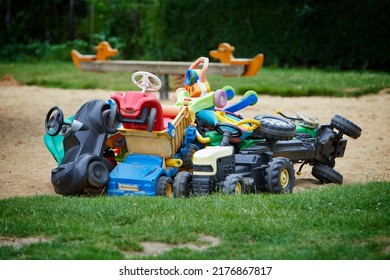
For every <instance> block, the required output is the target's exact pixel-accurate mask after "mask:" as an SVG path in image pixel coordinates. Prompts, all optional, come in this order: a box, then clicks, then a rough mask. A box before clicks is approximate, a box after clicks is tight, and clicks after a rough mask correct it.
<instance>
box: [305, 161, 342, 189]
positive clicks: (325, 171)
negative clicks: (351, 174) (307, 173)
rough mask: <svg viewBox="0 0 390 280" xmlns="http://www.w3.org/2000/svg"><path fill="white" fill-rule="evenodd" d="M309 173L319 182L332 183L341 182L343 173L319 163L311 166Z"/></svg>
mask: <svg viewBox="0 0 390 280" xmlns="http://www.w3.org/2000/svg"><path fill="white" fill-rule="evenodd" d="M311 174H312V175H313V176H314V177H315V178H316V179H318V180H320V181H321V182H323V183H325V184H329V183H334V184H340V185H341V184H342V183H343V175H341V174H340V173H338V172H337V171H336V170H334V169H333V168H331V167H329V166H326V165H324V164H321V163H317V164H316V165H314V166H313V169H312V171H311Z"/></svg>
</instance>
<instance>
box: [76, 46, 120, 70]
mask: <svg viewBox="0 0 390 280" xmlns="http://www.w3.org/2000/svg"><path fill="white" fill-rule="evenodd" d="M95 49H96V51H97V52H96V55H82V54H81V53H79V52H78V51H77V50H72V51H71V57H72V61H73V64H74V65H75V66H76V67H77V69H79V70H80V69H81V66H80V63H82V62H92V61H106V60H107V59H108V58H110V57H111V56H115V55H117V54H118V50H117V49H113V48H111V46H110V44H109V43H108V42H106V41H103V42H100V43H99V44H98V45H97V46H96V47H95Z"/></svg>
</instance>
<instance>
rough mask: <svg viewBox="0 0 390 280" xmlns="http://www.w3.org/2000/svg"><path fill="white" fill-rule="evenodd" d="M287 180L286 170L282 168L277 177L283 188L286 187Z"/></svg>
mask: <svg viewBox="0 0 390 280" xmlns="http://www.w3.org/2000/svg"><path fill="white" fill-rule="evenodd" d="M289 180H290V178H289V174H288V170H287V169H283V170H282V172H281V173H280V177H279V181H280V185H281V186H282V187H283V188H285V187H287V185H288V182H289Z"/></svg>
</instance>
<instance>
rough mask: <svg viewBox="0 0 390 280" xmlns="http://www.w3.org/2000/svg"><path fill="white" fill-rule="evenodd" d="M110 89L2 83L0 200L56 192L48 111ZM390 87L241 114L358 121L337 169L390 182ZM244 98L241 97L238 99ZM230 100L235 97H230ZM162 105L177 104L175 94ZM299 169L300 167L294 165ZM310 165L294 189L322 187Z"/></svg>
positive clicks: (284, 102) (264, 104)
mask: <svg viewBox="0 0 390 280" xmlns="http://www.w3.org/2000/svg"><path fill="white" fill-rule="evenodd" d="M112 93H114V92H113V91H109V90H65V89H56V88H41V87H36V86H24V85H20V84H19V83H17V81H15V80H13V79H12V77H7V78H6V79H3V80H1V81H0V140H1V145H0V198H9V197H15V196H30V195H42V194H51V195H56V194H55V192H54V189H53V186H52V185H51V182H50V175H51V169H52V168H54V167H55V166H56V162H55V160H54V159H53V157H52V156H51V154H50V153H49V151H48V150H47V149H46V147H45V145H44V142H43V135H44V134H45V128H44V122H45V117H46V113H47V112H48V110H49V109H50V108H51V107H52V106H54V105H58V106H60V107H61V108H62V109H63V111H64V114H65V117H68V116H70V115H73V114H74V113H75V112H76V111H77V110H78V108H79V107H80V106H81V105H82V104H83V103H84V102H86V101H88V100H91V99H95V98H100V99H103V100H107V99H108V98H109V96H110V95H111V94H112ZM389 93H390V89H386V90H383V91H382V92H380V93H376V94H369V95H365V96H362V97H358V98H334V97H301V98H297V97H294V98H282V97H271V96H267V95H262V94H260V95H259V101H258V103H257V104H256V105H254V106H252V107H249V108H246V109H245V110H243V111H241V112H240V113H241V114H242V115H243V116H245V117H254V116H255V115H256V114H259V113H262V114H275V110H276V109H281V110H282V111H283V112H285V113H287V114H292V113H293V112H294V111H300V112H304V113H306V114H309V115H313V116H317V117H318V118H319V120H320V123H329V122H330V119H331V118H332V117H333V116H334V115H335V114H340V115H342V116H344V117H345V118H347V119H349V120H351V121H353V122H354V123H355V124H357V125H359V126H360V127H361V128H362V130H363V132H362V136H361V137H360V138H358V139H357V140H354V139H351V138H348V137H347V136H345V137H346V138H347V139H348V145H347V150H346V152H345V155H344V157H342V158H338V159H337V160H336V167H335V169H336V170H337V171H338V172H340V173H341V174H342V175H343V176H344V184H348V183H356V182H367V181H390V157H389V154H390V141H389V139H390V125H389V124H390V110H389V107H390V106H389V105H390V94H389ZM235 98H238V99H239V98H240V97H235ZM229 102H230V101H229ZM162 103H165V104H174V95H173V94H171V95H170V100H164V101H163V102H162ZM295 168H296V169H297V168H298V166H296V167H295ZM321 186H322V184H321V183H320V182H319V181H318V180H316V179H314V178H313V177H312V175H311V167H310V166H306V167H305V168H304V169H303V172H302V175H301V176H297V181H296V187H295V189H294V192H299V191H307V190H310V189H313V188H318V187H321Z"/></svg>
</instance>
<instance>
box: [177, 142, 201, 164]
mask: <svg viewBox="0 0 390 280" xmlns="http://www.w3.org/2000/svg"><path fill="white" fill-rule="evenodd" d="M197 150H199V149H198V146H196V145H195V144H190V146H189V147H188V149H187V153H185V155H181V160H182V161H183V166H182V168H183V169H186V170H191V169H192V168H193V162H192V157H193V155H194V153H195V152H196V151H197Z"/></svg>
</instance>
